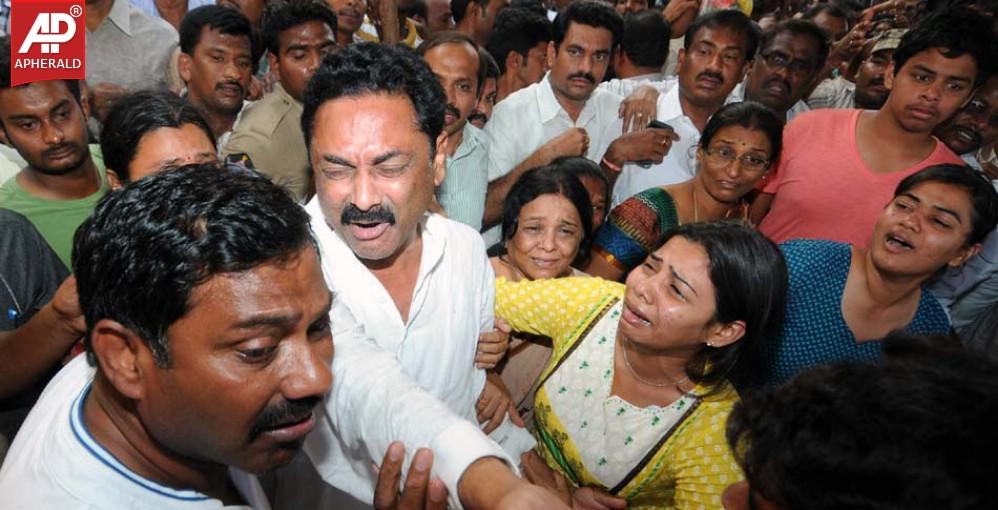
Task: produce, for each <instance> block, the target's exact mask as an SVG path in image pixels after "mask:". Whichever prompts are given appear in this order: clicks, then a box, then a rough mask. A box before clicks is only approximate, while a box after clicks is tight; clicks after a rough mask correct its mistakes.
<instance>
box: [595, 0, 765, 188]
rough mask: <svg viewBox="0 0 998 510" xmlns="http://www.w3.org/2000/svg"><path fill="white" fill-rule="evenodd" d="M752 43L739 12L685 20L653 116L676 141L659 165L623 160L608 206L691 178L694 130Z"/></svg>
mask: <svg viewBox="0 0 998 510" xmlns="http://www.w3.org/2000/svg"><path fill="white" fill-rule="evenodd" d="M758 42H759V36H758V34H757V31H756V29H755V27H754V26H753V24H752V20H751V19H749V17H748V16H746V15H745V14H742V12H741V11H736V10H722V11H714V12H711V13H709V14H705V15H703V16H700V17H698V18H697V19H696V20H695V21H694V22H693V24H692V25H690V28H689V30H687V31H686V38H685V39H684V41H683V49H681V50H679V57H678V59H677V60H678V62H677V64H676V71H677V72H678V79H677V80H673V81H672V82H671V83H672V84H673V86H672V87H671V88H669V90H668V91H667V92H665V93H664V94H662V95H661V96H659V97H658V100H657V104H656V110H657V112H656V117H657V119H658V120H659V121H662V122H664V123H666V124H668V125H669V126H671V127H672V129H673V130H674V131H675V133H676V134H677V135H679V140H677V141H675V142H673V144H672V148H671V149H669V153H668V154H667V155H666V156H665V159H664V160H663V161H662V163H660V164H657V165H650V166H645V165H638V164H634V163H628V164H626V165H624V168H623V171H622V172H621V174H620V177H618V178H617V182H616V184H615V185H614V188H613V196H612V200H611V207H616V206H617V205H619V204H620V203H621V202H623V201H624V200H627V199H628V198H630V197H631V196H633V195H635V194H638V193H640V192H642V191H644V190H646V189H648V188H652V187H655V186H667V185H669V184H676V183H679V182H683V181H687V180H689V179H692V178H693V175H694V174H696V170H697V164H696V146H697V143H699V141H700V133H701V132H702V131H703V129H704V127H706V126H707V121H708V120H709V119H710V117H711V115H714V112H716V111H717V110H719V109H720V108H721V107H722V106H724V103H725V100H726V99H727V98H728V95H729V94H730V93H731V91H732V89H734V87H735V85H736V84H737V83H738V80H739V79H741V77H742V76H744V75H745V70H746V69H747V68H748V66H749V64H750V63H751V60H752V57H753V56H754V55H755V50H756V46H757V45H758Z"/></svg>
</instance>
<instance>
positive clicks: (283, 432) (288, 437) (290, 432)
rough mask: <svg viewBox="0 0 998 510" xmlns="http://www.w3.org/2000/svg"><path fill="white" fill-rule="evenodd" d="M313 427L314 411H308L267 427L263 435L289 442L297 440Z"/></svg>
mask: <svg viewBox="0 0 998 510" xmlns="http://www.w3.org/2000/svg"><path fill="white" fill-rule="evenodd" d="M313 427H315V412H314V411H309V412H308V414H305V415H304V416H300V417H297V418H293V419H291V420H288V421H286V422H284V423H281V424H279V425H275V426H274V427H271V428H268V429H266V430H264V431H263V433H264V435H267V436H270V437H272V438H274V439H275V440H277V441H278V442H281V443H284V442H291V441H297V440H299V439H301V438H303V437H305V436H306V435H307V434H308V433H309V432H311V431H312V428H313Z"/></svg>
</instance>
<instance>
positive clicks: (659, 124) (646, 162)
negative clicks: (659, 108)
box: [635, 119, 676, 168]
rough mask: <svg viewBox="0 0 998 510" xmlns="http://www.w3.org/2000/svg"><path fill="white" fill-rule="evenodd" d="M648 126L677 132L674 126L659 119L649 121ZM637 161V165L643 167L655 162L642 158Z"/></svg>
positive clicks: (648, 166)
mask: <svg viewBox="0 0 998 510" xmlns="http://www.w3.org/2000/svg"><path fill="white" fill-rule="evenodd" d="M648 128H649V129H668V130H669V131H672V132H673V133H675V132H676V130H675V129H672V126H670V125H668V124H666V123H665V122H662V121H660V120H657V119H656V120H653V121H651V122H649V123H648ZM635 163H637V165H638V166H640V167H641V168H651V166H652V165H654V164H655V163H654V162H653V161H651V160H647V159H645V160H641V161H636V162H635Z"/></svg>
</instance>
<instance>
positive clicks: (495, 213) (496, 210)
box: [482, 147, 554, 230]
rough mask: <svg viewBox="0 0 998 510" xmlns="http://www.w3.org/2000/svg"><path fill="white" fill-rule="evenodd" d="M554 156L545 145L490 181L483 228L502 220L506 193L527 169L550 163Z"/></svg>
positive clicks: (486, 195)
mask: <svg viewBox="0 0 998 510" xmlns="http://www.w3.org/2000/svg"><path fill="white" fill-rule="evenodd" d="M553 159H554V158H553V157H551V153H550V151H548V150H547V148H545V147H541V148H539V149H537V150H536V151H535V152H534V153H533V154H531V155H530V156H529V157H528V158H527V159H525V160H523V162H522V163H520V164H519V165H516V167H514V168H513V169H512V170H510V172H509V173H508V174H506V175H504V176H502V177H500V178H498V179H496V180H494V181H492V182H490V183H489V188H488V191H487V192H486V194H485V217H484V218H482V228H483V230H484V229H485V228H488V227H491V226H493V225H496V224H498V223H499V222H501V221H502V205H503V203H504V202H505V201H506V195H509V190H510V189H512V188H513V184H515V183H516V181H517V180H518V179H519V178H520V176H521V175H523V174H525V173H527V170H530V169H532V168H537V167H539V166H543V165H546V164H548V163H550V162H551V161H552V160H553Z"/></svg>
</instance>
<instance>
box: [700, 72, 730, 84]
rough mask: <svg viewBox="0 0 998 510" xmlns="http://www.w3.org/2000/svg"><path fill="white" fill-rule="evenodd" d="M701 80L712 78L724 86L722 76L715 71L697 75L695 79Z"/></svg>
mask: <svg viewBox="0 0 998 510" xmlns="http://www.w3.org/2000/svg"><path fill="white" fill-rule="evenodd" d="M701 78H713V79H715V80H717V81H718V82H720V83H721V84H722V85H724V75H723V74H721V73H718V72H715V71H704V72H702V73H700V74H698V75H697V79H698V80H699V79H701Z"/></svg>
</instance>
